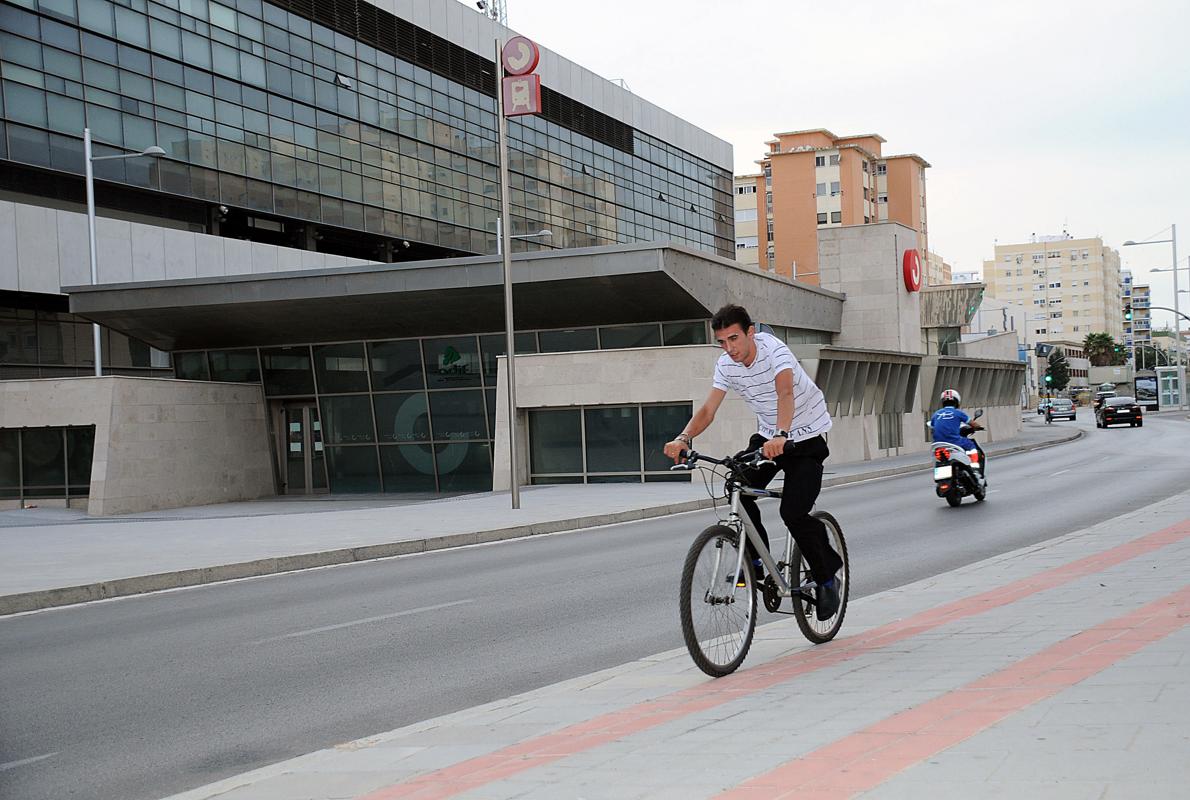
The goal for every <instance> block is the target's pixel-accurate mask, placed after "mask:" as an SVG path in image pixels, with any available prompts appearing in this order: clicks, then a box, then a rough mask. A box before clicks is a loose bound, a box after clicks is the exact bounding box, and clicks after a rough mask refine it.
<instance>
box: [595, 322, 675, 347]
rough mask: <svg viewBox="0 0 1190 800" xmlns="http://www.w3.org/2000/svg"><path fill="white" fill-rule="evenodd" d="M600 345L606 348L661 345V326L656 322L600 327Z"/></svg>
mask: <svg viewBox="0 0 1190 800" xmlns="http://www.w3.org/2000/svg"><path fill="white" fill-rule="evenodd" d="M599 346H600V347H601V348H603V349H604V350H622V349H624V348H626V347H660V346H661V328H660V327H659V326H658V325H655V324H648V325H617V326H615V327H614V328H600V329H599Z"/></svg>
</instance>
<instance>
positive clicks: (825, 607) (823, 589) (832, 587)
mask: <svg viewBox="0 0 1190 800" xmlns="http://www.w3.org/2000/svg"><path fill="white" fill-rule="evenodd" d="M837 613H839V581H838V580H836V579H835V578H834V577H832V578H831V579H830V580H828V581H825V582H823V583H820V584H818V597H817V602H816V603H815V616H817V617H818V621H819V622H826V621H827V620H828V619H830V618H831V617H833V616H834V615H835V614H837Z"/></svg>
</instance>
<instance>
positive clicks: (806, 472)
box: [740, 433, 843, 583]
mask: <svg viewBox="0 0 1190 800" xmlns="http://www.w3.org/2000/svg"><path fill="white" fill-rule="evenodd" d="M766 441H767V440H766V439H765V438H764V437H763V436H761V435H760V434H759V433H756V434H753V435H752V438H751V439H750V440H749V441H748V450H756V449H757V448H759V447H760V446H761V445H763V444H764V443H765V442H766ZM745 452H747V451H745ZM829 455H830V450H829V449H827V446H826V440H825V439H823V438H822V437H821V436H815V437H814V438H813V439H806V440H804V441H801V442H786V443H785V451H784V452H783V453H782V454H781V455H779V456H777V457H776V458H775V459H773V460H774V461H775V462H776V466H775V467H772V466H764V467H757V468H756V469H754V470H752V472H751V474H750V475H749V481H748V483H749V485H751V486H752V487H754V488H757V489H763V488H764V487H766V486H768V485H769V483H770V482H772V480H773V478H775V477H777V472H778V471H782V472H784V473H785V488H784V489H783V491H782V492H781V519H782V521H784V523H785V527H787V528H789V532H790V533H792V534H793V540H794V541H795V542H797V546H798V547H799V548H800V549H801V551H802V554H803V555H804V556H805V558H806V563H807V564H809V565H810V574H811V575H812V576H813V577H814V580H815V581H817V582H819V583H821V582H822V581H826V580H829V579H830V578H832V577H833V576H834V574H835V573H836V572H838V571H839V568H840V567H842V566H843V559H841V558H839V554H838V553H836V552H835V551H834V548H832V547H831V546H830V542H829V541H828V540H827V536H826V526H825V525H823V524H822V523H821V522H820V521H818V520H817V519H815V518H814V517H812V516H810V512H811V511H812V510H813V509H814V502H815V501H816V500H817V499H818V493H819V492H821V491H822V462H824V461H826V457H827V456H829ZM740 501H741V503H742V504H743V506H744V510H745V511H747V512H748V517H749V518H750V519H751V520H752V524H753V525H755V526H756V531H757V532H758V533H759V534H760V538H761V539H763V540H764V543H765V545H766V546H768V544H769V534H768V531H766V530H765V529H764V523H763V522H761V519H760V509H759V508H758V507H757V505H756V498H755V497H741V498H740ZM748 550H749V554H750V555H751V556H752V558H756V554H755V553H753V552H752V547H751V545H749V547H748Z"/></svg>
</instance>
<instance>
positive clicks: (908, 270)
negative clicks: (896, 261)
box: [901, 248, 921, 292]
mask: <svg viewBox="0 0 1190 800" xmlns="http://www.w3.org/2000/svg"><path fill="white" fill-rule="evenodd" d="M901 273H902V274H903V275H904V276H905V288H906V289H908V290H909V291H911V292H916V291H918V290H919V289H921V256H919V255H918V254H917V251H916V250H914V249H912V248H910V249H909V250H906V251H905V257H904V258H902V259H901Z"/></svg>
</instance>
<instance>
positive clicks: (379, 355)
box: [368, 339, 426, 392]
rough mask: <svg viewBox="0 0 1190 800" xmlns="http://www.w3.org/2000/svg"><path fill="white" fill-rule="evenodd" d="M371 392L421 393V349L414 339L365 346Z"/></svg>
mask: <svg viewBox="0 0 1190 800" xmlns="http://www.w3.org/2000/svg"><path fill="white" fill-rule="evenodd" d="M368 352H369V354H370V362H371V368H372V390H373V391H376V392H383V391H394V390H398V389H424V388H425V385H426V382H425V378H424V376H423V374H422V368H421V347H420V346H419V344H418V341H417V340H416V339H404V340H397V341H391V342H372V343H370V344H369V345H368Z"/></svg>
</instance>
